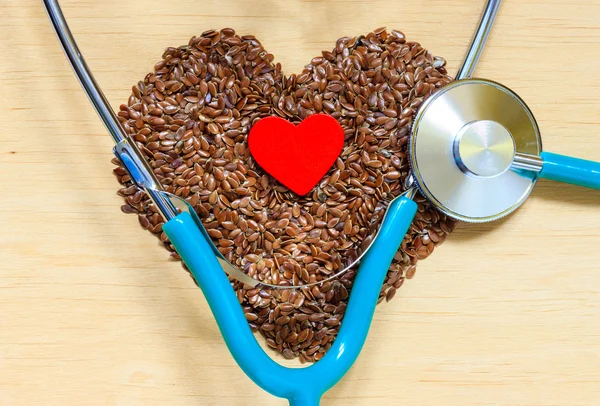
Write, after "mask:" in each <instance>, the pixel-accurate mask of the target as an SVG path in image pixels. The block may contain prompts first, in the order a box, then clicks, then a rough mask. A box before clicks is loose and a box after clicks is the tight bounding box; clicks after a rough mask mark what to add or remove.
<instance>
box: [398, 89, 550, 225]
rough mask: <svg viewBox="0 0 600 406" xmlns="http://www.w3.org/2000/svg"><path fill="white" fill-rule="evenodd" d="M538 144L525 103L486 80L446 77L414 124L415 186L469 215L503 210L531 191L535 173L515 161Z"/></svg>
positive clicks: (452, 211)
mask: <svg viewBox="0 0 600 406" xmlns="http://www.w3.org/2000/svg"><path fill="white" fill-rule="evenodd" d="M541 151H542V142H541V137H540V133H539V129H538V126H537V123H536V122H535V119H534V117H533V114H532V113H531V111H530V110H529V108H528V107H527V105H526V104H525V103H524V102H523V101H522V100H521V99H520V98H519V96H517V95H516V94H515V93H514V92H513V91H511V90H510V89H508V88H506V87H504V86H502V85H500V84H498V83H495V82H492V81H488V80H481V79H467V80H459V81H455V82H452V83H451V84H449V85H447V86H446V87H444V88H442V89H440V90H439V91H438V92H437V93H435V94H434V95H432V96H431V97H430V98H429V99H427V100H426V101H425V103H423V105H422V106H421V108H420V109H419V111H418V113H417V115H416V117H415V120H414V125H413V131H412V136H411V141H410V154H409V155H410V163H411V166H412V169H413V174H414V178H415V182H416V184H417V186H418V187H419V189H420V190H421V192H422V193H423V194H424V195H425V197H427V198H428V199H429V200H430V201H431V202H432V203H433V204H434V205H435V206H437V208H438V209H440V210H441V211H442V212H444V213H446V214H447V215H449V216H451V217H453V218H455V219H458V220H463V221H468V222H486V221H492V220H495V219H498V218H500V217H503V216H505V215H507V214H509V213H511V212H512V211H514V210H515V209H516V208H517V207H519V206H520V205H521V204H522V203H523V202H524V201H525V199H526V198H527V196H529V193H530V192H531V190H532V189H533V186H534V184H535V182H536V179H537V172H536V171H530V170H523V169H522V168H523V165H521V164H519V163H520V162H522V161H523V160H524V159H525V160H527V157H532V159H535V158H536V157H538V156H539V155H540V153H541Z"/></svg>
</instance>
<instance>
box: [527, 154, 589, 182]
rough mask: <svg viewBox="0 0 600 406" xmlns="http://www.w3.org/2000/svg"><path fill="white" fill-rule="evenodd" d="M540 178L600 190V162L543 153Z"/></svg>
mask: <svg viewBox="0 0 600 406" xmlns="http://www.w3.org/2000/svg"><path fill="white" fill-rule="evenodd" d="M541 157H542V160H543V161H544V163H543V166H542V171H541V172H540V175H539V176H540V177H541V178H545V179H550V180H555V181H558V182H564V183H571V184H573V185H578V186H585V187H589V188H593V189H600V162H593V161H586V160H585V159H579V158H573V157H570V156H565V155H559V154H553V153H551V152H542V154H541Z"/></svg>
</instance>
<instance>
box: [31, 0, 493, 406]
mask: <svg viewBox="0 0 600 406" xmlns="http://www.w3.org/2000/svg"><path fill="white" fill-rule="evenodd" d="M43 3H44V6H45V7H46V10H47V11H48V14H49V16H50V20H51V21H52V24H53V27H54V29H55V31H56V34H57V36H58V37H59V40H60V42H61V45H62V46H63V49H64V50H65V53H66V55H67V58H68V59H69V61H70V63H71V65H72V67H73V69H74V71H75V73H76V75H77V77H78V79H79V80H80V82H81V84H82V86H83V88H84V90H85V91H86V93H87V95H88V97H89V98H90V100H91V102H92V104H93V105H94V108H95V109H96V111H97V112H98V114H99V115H100V117H101V119H102V121H103V122H104V123H105V125H106V126H107V129H108V131H109V132H110V134H111V135H112V136H113V139H114V140H115V142H116V143H117V146H116V149H115V152H116V154H117V156H118V157H119V158H120V159H121V161H122V162H123V164H124V166H126V167H127V168H128V171H129V173H130V175H131V177H132V179H133V180H134V182H135V183H136V184H137V185H138V186H139V187H142V188H143V189H144V190H145V191H146V192H147V193H148V194H149V195H150V197H151V199H152V200H153V202H154V203H155V204H156V206H157V208H158V209H159V211H160V213H161V215H162V216H163V217H164V219H165V220H166V223H165V224H164V226H163V231H164V232H165V233H166V234H167V236H168V237H169V240H170V241H171V243H172V244H173V246H174V247H175V249H176V250H177V252H178V253H179V255H180V256H181V257H182V259H183V261H184V262H185V264H186V265H187V267H188V268H189V270H190V271H191V273H192V274H193V276H194V278H195V280H196V281H197V282H198V285H199V286H200V288H201V289H202V291H203V293H204V295H205V297H206V299H207V302H208V304H209V306H210V308H211V311H212V312H213V315H214V317H215V320H216V321H217V324H218V325H219V329H220V331H221V334H222V336H223V338H224V340H225V342H226V344H227V347H228V348H229V351H230V352H231V354H232V355H233V357H234V359H235V360H236V362H237V363H238V365H239V366H240V367H241V368H242V370H243V371H244V372H245V373H246V375H248V377H250V378H251V379H252V380H253V381H254V382H255V383H256V384H257V385H259V386H260V387H261V388H263V389H264V390H266V391H267V392H269V393H271V394H273V395H275V396H278V397H282V398H286V399H288V400H289V401H290V404H291V405H294V406H315V405H318V404H319V403H320V398H321V396H322V395H323V393H325V392H326V391H327V390H328V389H330V388H331V387H332V386H333V385H335V384H336V383H337V382H338V381H339V380H340V379H341V378H342V377H343V376H344V375H345V373H346V372H347V371H348V370H349V369H350V368H351V366H352V365H353V363H354V361H355V360H356V359H357V357H358V355H359V354H360V351H361V349H362V347H363V345H364V343H365V340H366V337H367V334H368V331H369V328H370V325H371V321H372V318H373V314H374V311H375V306H376V304H377V300H378V297H379V292H380V290H381V286H382V284H383V281H384V279H385V276H386V274H387V271H388V269H389V267H390V264H391V262H392V260H393V258H394V255H395V254H396V252H397V250H398V247H399V246H400V244H401V243H402V240H403V239H404V235H405V234H406V232H407V231H408V228H409V226H410V224H411V223H412V219H413V218H414V216H415V214H416V211H417V205H416V203H415V202H413V201H412V197H413V195H414V192H415V190H414V189H412V188H411V189H409V190H408V191H407V192H406V193H405V194H404V195H401V196H399V197H397V198H396V199H394V200H393V201H392V202H391V203H390V205H389V207H388V209H387V212H386V215H385V218H384V220H383V224H382V226H381V231H380V232H379V234H378V236H377V238H376V239H375V241H374V242H373V243H372V246H371V248H370V249H369V251H368V252H367V254H366V255H365V256H364V258H363V259H362V261H361V263H360V267H359V270H358V272H357V276H356V279H355V281H354V285H353V288H352V292H351V295H350V298H349V300H348V306H347V308H346V312H345V316H344V321H343V323H342V325H341V328H340V331H339V333H338V335H337V338H336V340H335V341H334V343H333V345H332V346H331V348H330V349H329V350H328V352H327V353H326V354H325V356H324V357H323V358H322V359H321V360H320V361H319V362H317V363H315V364H314V365H312V366H310V367H306V368H286V367H283V366H281V365H279V364H277V363H276V362H275V361H273V360H271V358H269V356H268V355H267V354H266V353H265V352H264V351H263V350H262V349H261V347H260V346H259V345H258V342H257V341H256V338H255V337H254V335H253V334H252V331H251V330H250V327H249V326H248V323H247V321H246V318H245V316H244V313H243V310H242V308H241V306H240V305H239V303H238V301H237V297H236V295H235V292H234V290H233V288H232V286H231V283H230V281H229V279H228V278H227V276H226V274H225V273H224V272H223V269H222V268H221V266H220V263H219V260H218V259H217V257H216V256H215V255H214V253H213V250H212V249H211V246H210V243H209V240H208V238H209V237H208V236H206V235H204V234H203V233H202V231H201V228H199V227H198V225H197V222H196V221H197V220H195V219H194V218H193V216H192V215H190V213H188V212H182V213H181V214H177V213H178V212H177V210H176V208H175V207H174V205H173V203H172V202H171V201H170V200H169V198H168V196H167V195H166V194H165V193H164V191H162V190H161V188H160V184H159V183H158V182H157V181H156V178H155V177H154V175H153V174H152V171H151V170H150V169H149V168H148V165H147V163H146V161H145V160H144V159H143V157H142V156H141V154H140V153H139V150H138V149H137V147H136V146H135V143H131V142H128V138H127V135H126V134H125V132H124V131H123V129H122V127H121V126H120V124H119V122H118V120H117V119H116V116H115V115H114V112H113V111H112V109H111V108H110V106H109V104H108V102H107V100H106V98H105V97H104V95H103V94H102V92H101V90H100V89H99V87H98V85H97V84H96V82H95V81H94V78H93V76H92V74H91V72H90V71H89V68H88V67H87V65H86V64H85V61H84V60H83V57H82V56H81V54H80V52H79V50H78V48H77V44H76V43H75V41H74V39H73V37H72V35H71V33H70V31H69V28H68V25H67V24H66V21H65V20H64V16H63V15H62V12H61V10H60V6H59V5H58V3H57V1H56V0H43ZM499 3H500V1H499V0H489V1H488V3H487V6H486V9H485V11H484V14H483V16H482V22H481V23H480V25H479V28H478V30H477V34H476V36H475V39H474V41H473V43H472V44H471V49H470V50H469V53H468V54H467V58H466V59H465V64H463V66H464V68H465V69H466V70H468V71H469V72H470V71H472V69H473V68H474V66H475V64H476V62H477V59H478V57H479V55H480V53H481V50H482V47H483V43H484V42H485V39H486V37H487V35H488V33H489V30H490V28H491V24H492V22H493V20H494V16H495V14H496V12H497V9H498V5H499ZM461 70H462V69H461Z"/></svg>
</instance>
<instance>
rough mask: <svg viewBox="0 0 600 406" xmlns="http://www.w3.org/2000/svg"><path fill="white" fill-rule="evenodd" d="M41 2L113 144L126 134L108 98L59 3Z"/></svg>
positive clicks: (53, 1)
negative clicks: (84, 55) (78, 44)
mask: <svg viewBox="0 0 600 406" xmlns="http://www.w3.org/2000/svg"><path fill="white" fill-rule="evenodd" d="M43 2H44V5H45V6H46V11H47V12H48V17H50V21H51V22H52V27H54V31H55V32H56V36H57V37H58V39H59V41H60V44H61V45H62V48H63V50H64V51H65V54H66V56H67V59H68V60H69V63H70V64H71V66H72V67H73V70H74V71H75V75H76V76H77V79H79V82H80V83H81V86H83V89H84V90H85V93H86V94H87V95H88V97H89V99H90V101H91V102H92V105H93V106H94V109H96V111H97V112H98V115H99V116H100V118H101V119H102V122H103V123H104V125H105V126H106V129H107V130H108V132H109V133H110V135H111V137H112V138H113V140H114V141H115V144H117V143H119V142H121V141H122V140H124V139H125V138H127V134H126V133H125V130H123V128H122V127H121V125H120V124H119V120H118V119H117V116H116V114H115V112H114V111H113V110H112V109H111V107H110V104H109V103H108V100H106V97H105V96H104V93H102V90H100V87H99V86H98V84H97V83H96V80H95V79H94V76H93V75H92V72H91V71H90V68H89V67H88V66H87V63H86V62H85V59H83V55H81V52H80V51H79V47H77V43H76V42H75V39H74V38H73V35H72V34H71V30H70V29H69V26H68V25H67V22H66V21H65V17H64V15H63V13H62V10H61V9H60V5H59V4H58V2H57V1H56V0H43Z"/></svg>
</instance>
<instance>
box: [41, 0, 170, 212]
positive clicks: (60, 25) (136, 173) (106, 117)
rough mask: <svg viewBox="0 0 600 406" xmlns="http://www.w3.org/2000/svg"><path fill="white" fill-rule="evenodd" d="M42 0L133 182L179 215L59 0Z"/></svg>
mask: <svg viewBox="0 0 600 406" xmlns="http://www.w3.org/2000/svg"><path fill="white" fill-rule="evenodd" d="M42 1H43V3H44V6H45V8H46V11H47V12H48V17H49V18H50V21H51V22H52V27H53V28H54V31H55V32H56V36H57V37H58V39H59V41H60V44H61V46H62V48H63V50H64V52H65V55H66V56H67V59H68V60H69V63H70V64H71V67H72V68H73V70H74V71H75V75H76V76H77V79H79V82H80V83H81V86H82V87H83V90H85V93H86V94H87V96H88V98H89V99H90V101H91V102H92V105H93V106H94V109H95V110H96V112H97V113H98V115H99V116H100V119H101V120H102V122H103V123H104V125H105V126H106V129H107V130H108V132H109V133H110V135H111V137H112V138H113V140H114V142H115V144H116V145H117V150H116V151H115V153H116V154H117V156H119V159H121V162H122V163H123V165H124V166H125V167H126V168H127V170H128V171H129V174H130V175H131V178H132V179H133V181H134V182H135V183H136V184H137V185H138V186H139V187H142V188H144V190H145V191H146V193H147V194H148V196H149V197H150V200H152V202H153V203H154V204H155V205H156V207H157V209H158V211H159V212H160V214H161V215H162V217H163V218H164V219H165V221H169V220H171V219H172V218H174V217H175V216H177V214H178V211H177V209H176V208H175V206H174V205H173V203H172V202H171V201H170V200H169V198H168V197H167V195H166V194H165V193H164V192H163V191H162V187H161V185H160V182H159V181H158V180H157V179H156V176H155V175H154V172H152V170H151V169H150V167H149V166H148V163H147V162H146V160H145V159H144V157H143V156H142V155H141V152H139V149H138V148H137V147H136V146H135V145H134V144H133V143H130V142H129V137H128V135H127V133H126V132H125V130H124V129H123V127H122V126H121V124H120V123H119V119H118V118H117V115H116V114H115V112H114V111H113V109H112V108H111V107H110V104H109V103H108V100H106V97H105V96H104V93H102V90H100V87H99V86H98V84H97V83H96V80H95V79H94V75H92V72H91V71H90V68H89V67H88V66H87V63H86V62H85V59H84V58H83V55H81V52H80V51H79V47H78V46H77V42H75V39H74V38H73V35H72V34H71V30H70V29H69V25H68V24H67V22H66V20H65V17H64V15H63V13H62V10H61V8H60V5H59V4H58V1H56V0H42ZM124 149H127V151H126V152H128V153H129V155H128V159H127V160H124V159H123V157H124V155H123V153H124Z"/></svg>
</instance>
